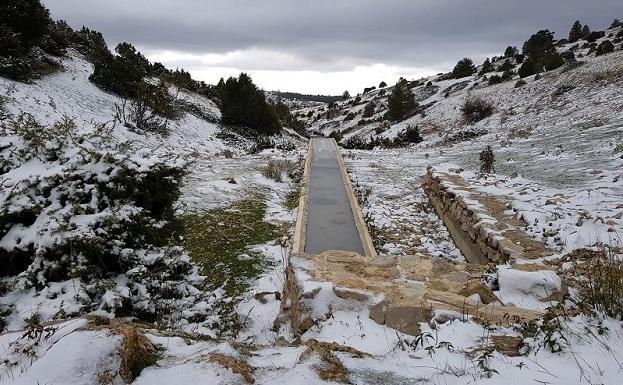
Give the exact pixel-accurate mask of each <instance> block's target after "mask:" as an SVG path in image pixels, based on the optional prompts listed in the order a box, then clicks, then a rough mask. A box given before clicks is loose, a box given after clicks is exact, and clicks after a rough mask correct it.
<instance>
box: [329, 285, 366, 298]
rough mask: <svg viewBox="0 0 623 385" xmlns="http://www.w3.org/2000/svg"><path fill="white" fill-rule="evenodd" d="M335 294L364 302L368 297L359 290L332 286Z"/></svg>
mask: <svg viewBox="0 0 623 385" xmlns="http://www.w3.org/2000/svg"><path fill="white" fill-rule="evenodd" d="M333 292H334V293H335V295H337V296H338V297H340V298H342V299H352V300H355V301H361V302H365V301H367V300H369V299H370V295H369V294H367V293H364V292H361V291H357V290H351V289H347V288H344V287H337V286H334V287H333Z"/></svg>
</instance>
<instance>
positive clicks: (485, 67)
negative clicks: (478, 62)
mask: <svg viewBox="0 0 623 385" xmlns="http://www.w3.org/2000/svg"><path fill="white" fill-rule="evenodd" d="M494 70H495V67H493V64H491V60H489V58H486V59H485V61H484V63H482V68H481V69H480V74H479V75H480V76H482V75H484V74H486V73H488V72H493V71H494Z"/></svg>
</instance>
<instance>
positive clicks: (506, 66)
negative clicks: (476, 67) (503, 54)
mask: <svg viewBox="0 0 623 385" xmlns="http://www.w3.org/2000/svg"><path fill="white" fill-rule="evenodd" d="M514 68H515V65H514V64H513V63H511V61H510V60H508V59H506V60H505V61H504V63H502V65H501V66H500V68H498V71H501V72H505V71H512V70H513V69H514Z"/></svg>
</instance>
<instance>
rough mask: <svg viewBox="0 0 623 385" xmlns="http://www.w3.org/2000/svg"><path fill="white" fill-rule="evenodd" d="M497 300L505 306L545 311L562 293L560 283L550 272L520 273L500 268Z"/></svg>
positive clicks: (558, 278)
mask: <svg viewBox="0 0 623 385" xmlns="http://www.w3.org/2000/svg"><path fill="white" fill-rule="evenodd" d="M497 277H498V285H499V287H500V290H499V293H498V295H499V298H500V300H501V301H502V302H503V303H504V304H505V305H511V304H512V305H515V306H519V307H522V308H525V309H531V310H545V309H546V308H547V307H549V306H551V304H552V302H553V298H555V296H556V294H559V293H561V291H562V281H561V279H560V277H559V276H558V274H556V272H554V271H551V270H538V271H522V270H516V269H512V268H510V267H508V266H500V267H499V269H498V273H497Z"/></svg>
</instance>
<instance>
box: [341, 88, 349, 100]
mask: <svg viewBox="0 0 623 385" xmlns="http://www.w3.org/2000/svg"><path fill="white" fill-rule="evenodd" d="M342 99H343V100H346V99H350V92H348V90H346V91H344V93H343V94H342Z"/></svg>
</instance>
